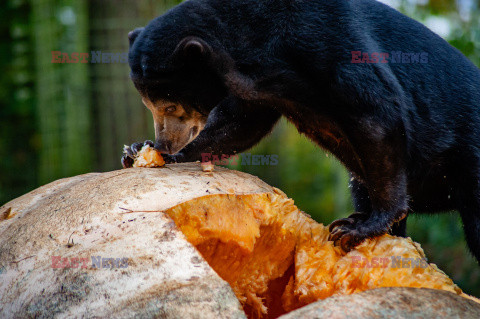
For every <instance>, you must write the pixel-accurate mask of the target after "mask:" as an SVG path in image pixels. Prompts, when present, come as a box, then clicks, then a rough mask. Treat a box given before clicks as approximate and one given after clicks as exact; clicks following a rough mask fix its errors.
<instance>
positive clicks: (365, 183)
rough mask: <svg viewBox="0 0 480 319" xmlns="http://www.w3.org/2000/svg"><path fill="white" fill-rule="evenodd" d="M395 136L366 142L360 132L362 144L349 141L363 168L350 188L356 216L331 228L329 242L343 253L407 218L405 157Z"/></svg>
mask: <svg viewBox="0 0 480 319" xmlns="http://www.w3.org/2000/svg"><path fill="white" fill-rule="evenodd" d="M397 133H398V131H397V132H391V134H390V135H388V136H384V137H381V138H380V137H379V136H378V135H377V136H375V137H374V138H369V137H368V133H366V132H363V134H360V133H357V134H356V136H362V137H363V139H362V140H358V141H355V138H353V139H352V142H353V144H354V145H356V146H357V147H356V150H357V154H358V155H359V158H360V159H361V163H362V165H361V166H362V168H363V174H362V176H361V177H358V176H357V177H354V179H353V182H354V183H353V185H352V186H353V187H356V188H357V189H354V190H352V192H353V195H354V202H355V208H356V210H357V212H356V213H354V214H352V215H350V216H349V217H348V218H343V219H339V220H336V221H334V222H333V223H332V224H331V225H330V231H331V234H330V240H332V241H334V243H335V245H340V247H341V248H342V249H343V250H344V251H347V252H348V251H350V250H351V249H353V248H354V247H355V246H357V245H358V244H360V243H361V242H363V241H364V240H365V239H367V238H372V237H376V236H380V235H383V234H385V233H386V232H388V231H389V230H390V229H391V227H392V226H393V225H394V224H395V223H397V222H399V221H401V220H403V219H404V218H405V217H406V216H407V212H408V196H407V173H406V168H405V166H406V163H405V158H406V157H405V156H404V151H403V150H404V148H403V147H402V141H403V139H402V138H401V137H399V136H402V135H401V134H400V135H397ZM355 142H357V143H355ZM359 210H360V211H359Z"/></svg>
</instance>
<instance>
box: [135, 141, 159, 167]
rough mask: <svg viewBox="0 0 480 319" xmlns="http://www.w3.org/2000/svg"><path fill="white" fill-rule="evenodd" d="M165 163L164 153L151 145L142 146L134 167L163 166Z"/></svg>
mask: <svg viewBox="0 0 480 319" xmlns="http://www.w3.org/2000/svg"><path fill="white" fill-rule="evenodd" d="M164 165H165V161H164V160H163V157H162V154H161V153H160V152H159V151H157V150H156V149H155V148H153V147H150V146H149V145H145V146H143V147H142V149H141V150H140V152H138V154H137V156H136V157H135V161H134V162H133V167H161V166H164Z"/></svg>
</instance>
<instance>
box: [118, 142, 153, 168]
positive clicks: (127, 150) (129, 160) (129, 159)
mask: <svg viewBox="0 0 480 319" xmlns="http://www.w3.org/2000/svg"><path fill="white" fill-rule="evenodd" d="M145 145H148V146H150V147H153V142H152V141H150V140H146V141H145V142H143V143H142V142H135V143H133V144H132V145H130V146H127V145H125V146H124V147H123V156H122V166H123V168H129V167H132V166H133V162H135V157H136V156H137V154H138V152H140V150H141V149H142V147H144V146H145Z"/></svg>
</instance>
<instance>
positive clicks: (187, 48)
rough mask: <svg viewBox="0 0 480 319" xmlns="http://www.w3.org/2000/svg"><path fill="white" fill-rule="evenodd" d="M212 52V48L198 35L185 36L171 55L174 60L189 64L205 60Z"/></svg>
mask: <svg viewBox="0 0 480 319" xmlns="http://www.w3.org/2000/svg"><path fill="white" fill-rule="evenodd" d="M211 53H212V48H211V47H210V46H209V45H208V44H207V43H206V42H205V41H203V40H202V39H200V38H198V37H186V38H184V39H182V41H180V43H179V44H178V45H177V47H176V49H175V51H174V52H173V57H174V59H175V61H176V62H180V63H185V64H190V63H195V62H202V61H206V60H207V59H208V58H209V57H210V55H211Z"/></svg>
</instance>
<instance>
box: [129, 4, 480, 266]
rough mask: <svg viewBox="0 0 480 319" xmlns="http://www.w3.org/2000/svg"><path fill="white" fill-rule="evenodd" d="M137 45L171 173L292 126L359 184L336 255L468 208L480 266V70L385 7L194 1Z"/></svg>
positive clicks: (136, 67)
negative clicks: (283, 123)
mask: <svg viewBox="0 0 480 319" xmlns="http://www.w3.org/2000/svg"><path fill="white" fill-rule="evenodd" d="M129 40H130V51H129V64H130V67H131V79H132V80H133V83H134V85H135V87H136V88H137V89H138V91H139V92H140V94H141V96H142V97H143V101H144V103H145V105H146V106H147V107H148V108H149V109H150V110H151V111H152V114H153V116H154V121H155V138H156V141H155V147H156V148H157V149H159V150H160V151H162V152H163V153H166V156H165V157H166V160H167V161H170V162H183V161H195V160H200V159H201V158H200V156H201V153H213V154H235V153H236V152H242V151H244V150H246V149H248V148H250V147H252V146H253V145H254V144H256V143H257V142H258V141H260V139H261V138H262V137H264V136H265V135H266V134H268V133H269V132H270V131H271V130H272V127H273V126H274V124H275V123H276V122H277V121H278V119H279V118H280V116H282V115H283V116H285V117H286V118H287V119H288V120H289V121H291V122H292V123H294V124H295V125H296V127H297V129H298V131H299V132H301V133H303V134H305V135H306V136H308V137H309V138H310V139H312V140H313V141H314V142H316V143H317V144H318V145H320V146H322V147H323V148H324V149H326V150H328V151H329V152H331V153H333V154H334V155H335V156H336V157H337V158H338V159H339V160H340V161H341V162H342V163H343V164H344V165H345V167H346V168H347V169H348V170H349V172H350V173H351V177H352V178H351V187H352V195H353V200H354V206H355V211H356V213H354V214H353V215H351V216H349V217H348V218H344V219H341V220H337V221H335V222H333V223H332V224H331V231H332V232H331V237H330V238H331V240H333V241H334V242H335V244H338V245H340V246H341V247H342V248H343V249H344V250H345V251H348V250H350V249H352V248H353V247H355V246H356V245H358V244H359V243H361V242H362V241H363V240H364V239H365V238H369V237H372V236H378V235H381V234H384V233H385V232H388V231H390V232H391V233H393V234H395V235H399V236H405V222H406V216H407V214H408V213H409V212H417V211H418V212H441V211H448V210H454V209H456V210H458V211H459V212H460V215H461V217H462V220H463V225H464V230H465V234H466V241H467V243H468V246H469V247H470V250H471V251H472V253H473V254H474V256H475V257H476V258H477V260H480V70H479V69H478V68H477V67H476V66H475V65H474V64H473V63H472V62H470V61H469V60H468V59H467V58H466V57H465V56H464V55H462V54H461V53H460V52H459V51H458V50H456V49H455V48H453V47H452V46H450V45H449V44H448V43H447V42H446V41H444V40H443V39H441V38H440V37H439V36H437V35H436V34H434V33H433V32H431V31H430V30H429V29H427V28H426V27H425V26H423V25H422V24H420V23H418V22H416V21H415V20H412V19H410V18H408V17H406V16H404V15H402V14H400V13H399V12H397V11H396V10H394V9H393V8H390V7H388V6H386V5H384V4H381V3H379V2H377V1H375V0H265V1H258V0H235V1H232V0H188V1H185V2H183V3H182V4H180V5H178V6H176V7H174V8H173V9H171V10H170V11H168V12H167V13H165V14H164V15H162V16H160V17H158V18H156V19H154V20H152V21H151V22H150V23H149V24H148V25H147V26H146V27H145V28H140V29H136V30H134V31H132V32H130V33H129ZM150 143H151V142H150ZM139 146H141V144H140V143H135V144H134V145H132V149H131V150H129V152H136V151H137V150H138V148H139ZM123 163H124V165H125V166H129V165H130V163H131V161H130V160H129V158H128V156H126V157H124V158H123Z"/></svg>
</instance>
